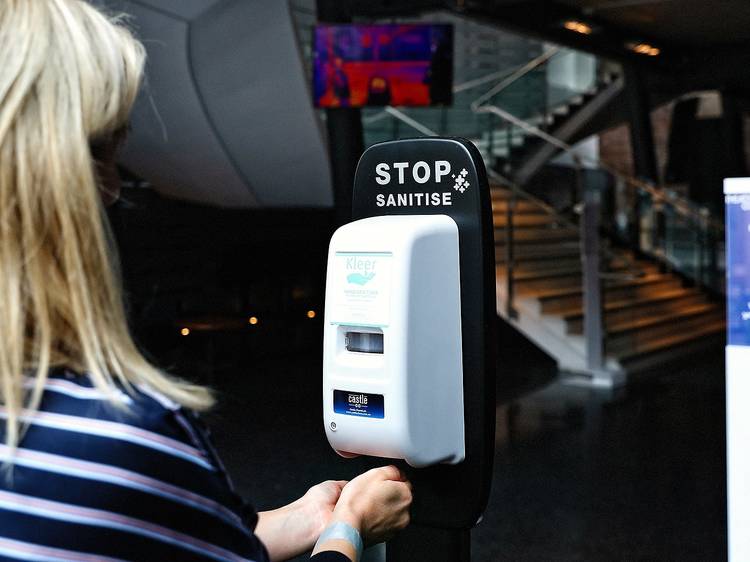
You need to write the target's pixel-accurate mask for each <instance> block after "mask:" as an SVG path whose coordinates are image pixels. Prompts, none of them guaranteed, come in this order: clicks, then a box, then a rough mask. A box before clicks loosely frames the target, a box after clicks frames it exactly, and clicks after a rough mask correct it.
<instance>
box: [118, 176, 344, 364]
mask: <svg viewBox="0 0 750 562" xmlns="http://www.w3.org/2000/svg"><path fill="white" fill-rule="evenodd" d="M109 215H110V221H111V223H112V226H113V231H114V235H115V239H116V243H117V246H118V249H119V253H120V261H121V265H122V275H123V281H124V288H125V295H126V304H127V307H128V311H129V318H130V321H131V325H132V330H133V332H134V333H135V334H136V338H137V340H138V341H139V343H140V344H141V345H142V346H143V347H144V348H145V350H146V351H147V352H148V353H150V354H151V355H152V357H154V358H155V359H156V360H157V362H158V363H160V364H161V365H162V366H166V367H175V368H176V369H177V370H180V369H183V370H186V372H181V373H180V374H182V375H183V376H192V375H193V374H194V373H193V372H191V371H192V370H196V371H200V368H197V367H196V368H195V369H192V367H195V364H193V365H192V367H191V363H192V362H193V359H195V357H193V358H190V357H179V356H175V353H176V350H177V349H182V350H183V351H184V349H185V347H186V342H187V341H190V342H191V343H194V345H192V347H194V348H199V349H198V350H197V351H196V353H197V354H198V356H201V355H202V356H204V357H203V359H205V356H206V354H207V353H208V352H206V350H205V349H204V347H205V346H206V345H213V344H212V341H213V339H214V338H215V336H216V335H218V334H221V335H222V336H223V335H229V336H230V337H229V338H225V337H222V338H220V339H221V341H230V342H232V343H231V346H232V347H235V348H236V347H238V346H239V347H241V348H244V349H245V351H247V350H248V349H249V348H252V349H253V350H254V353H255V354H260V355H263V354H269V353H271V354H273V353H289V352H295V351H300V350H308V349H309V348H311V347H314V346H315V345H317V343H318V342H319V340H320V326H321V318H322V312H323V310H322V305H323V294H324V283H325V264H326V252H327V245H328V240H329V237H330V234H331V231H332V228H333V212H332V211H322V210H284V211H270V210H267V209H266V210H263V211H252V210H229V209H220V208H215V207H208V206H203V205H196V204H191V203H185V202H178V201H174V200H170V199H165V198H162V197H160V196H159V195H157V194H156V193H155V192H153V191H151V190H148V189H131V190H126V191H125V192H123V195H122V198H121V200H120V201H119V202H118V203H117V204H116V206H115V207H113V208H112V209H110V211H109ZM310 310H312V311H314V312H315V318H309V317H308V311H310ZM251 316H255V317H256V318H258V320H259V321H258V324H257V325H252V326H251V325H249V323H248V322H247V321H248V319H249V318H250V317H251ZM204 320H205V321H206V323H207V324H208V327H207V328H206V329H205V330H204V329H199V330H192V333H191V334H190V336H189V337H190V340H186V339H185V337H184V336H181V334H180V330H181V328H182V327H183V326H192V325H193V324H195V322H196V321H204ZM212 326H213V327H212ZM232 338H234V339H232ZM187 347H191V346H187ZM201 350H202V351H201ZM210 353H221V350H213V349H211V350H210ZM199 362H200V361H199Z"/></svg>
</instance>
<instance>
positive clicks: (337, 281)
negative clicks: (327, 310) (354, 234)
mask: <svg viewBox="0 0 750 562" xmlns="http://www.w3.org/2000/svg"><path fill="white" fill-rule="evenodd" d="M333 260H334V262H333V273H332V277H329V279H328V282H329V283H331V284H332V285H331V291H330V296H331V297H332V298H333V307H332V309H331V310H332V313H331V323H333V324H345V325H347V326H373V327H384V326H387V325H388V322H389V319H390V318H389V317H390V304H391V300H390V292H391V269H392V261H393V254H391V252H336V255H335V256H334V258H333Z"/></svg>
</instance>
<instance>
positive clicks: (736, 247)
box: [725, 189, 750, 346]
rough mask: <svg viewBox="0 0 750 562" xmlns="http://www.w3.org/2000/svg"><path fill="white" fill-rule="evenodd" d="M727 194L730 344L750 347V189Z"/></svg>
mask: <svg viewBox="0 0 750 562" xmlns="http://www.w3.org/2000/svg"><path fill="white" fill-rule="evenodd" d="M727 191H728V192H727V194H726V196H725V201H726V236H727V343H728V344H729V345H743V346H750V189H749V190H748V192H747V193H737V192H734V193H732V192H730V191H729V190H727Z"/></svg>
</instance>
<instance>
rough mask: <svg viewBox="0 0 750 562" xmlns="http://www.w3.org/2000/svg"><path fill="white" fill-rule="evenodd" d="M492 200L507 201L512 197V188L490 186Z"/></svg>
mask: <svg viewBox="0 0 750 562" xmlns="http://www.w3.org/2000/svg"><path fill="white" fill-rule="evenodd" d="M490 196H491V197H492V201H493V202H494V201H505V200H507V199H510V189H506V188H504V187H490Z"/></svg>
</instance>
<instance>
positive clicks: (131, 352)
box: [0, 0, 411, 561]
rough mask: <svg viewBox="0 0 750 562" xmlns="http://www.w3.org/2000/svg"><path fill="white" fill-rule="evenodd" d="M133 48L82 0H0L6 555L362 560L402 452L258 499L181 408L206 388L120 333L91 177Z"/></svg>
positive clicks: (120, 105)
mask: <svg viewBox="0 0 750 562" xmlns="http://www.w3.org/2000/svg"><path fill="white" fill-rule="evenodd" d="M143 63H144V51H143V48H142V46H141V45H140V43H138V42H137V41H136V40H135V39H134V38H133V37H132V35H131V34H130V33H129V32H128V30H127V29H126V28H125V27H124V26H123V25H122V24H121V23H120V22H118V21H116V20H113V19H110V18H108V17H106V16H104V15H103V14H102V13H100V12H99V11H97V10H96V9H94V8H93V7H92V6H90V5H89V4H88V3H86V2H84V1H83V0H2V1H1V2H0V326H2V336H1V337H0V438H1V442H2V444H0V461H2V465H3V469H4V471H3V474H2V475H0V476H2V477H1V478H0V558H3V559H18V560H91V561H93V560H97V561H98V560H122V559H126V560H256V561H260V560H268V559H271V560H283V559H287V558H289V557H292V556H296V555H298V554H300V553H303V552H305V551H308V550H311V549H313V547H314V545H315V543H316V541H317V546H315V547H314V548H315V553H316V554H314V556H313V558H314V559H316V560H321V561H322V560H330V561H334V560H337V561H338V560H355V559H357V558H358V556H359V553H360V550H361V545H362V540H364V541H371V542H374V541H379V540H382V539H383V538H384V537H385V536H387V535H389V534H391V533H392V532H394V531H395V530H397V529H399V528H402V527H404V526H405V525H406V524H407V522H408V507H409V503H410V501H411V493H410V488H409V484H408V483H407V482H405V481H404V478H403V476H402V475H401V474H400V473H399V471H398V470H397V469H396V468H394V467H383V468H380V469H375V470H373V471H370V472H367V473H365V474H363V475H361V476H359V477H357V478H355V479H354V480H352V481H351V482H348V483H347V482H333V481H330V482H324V483H322V484H319V485H317V486H314V487H313V488H311V489H310V490H309V491H308V493H307V494H305V496H304V497H302V498H300V499H299V500H297V501H296V502H294V503H292V504H291V505H288V506H285V507H282V508H280V509H278V510H275V511H271V512H265V513H260V514H256V513H255V511H254V510H252V508H250V507H248V506H247V505H245V504H243V502H242V501H241V500H240V499H239V498H238V497H237V496H236V495H235V494H234V493H233V492H232V490H231V488H230V485H229V483H228V481H227V478H226V475H225V474H224V472H223V470H222V467H221V464H220V462H219V461H218V459H217V458H216V456H215V453H214V452H213V449H212V448H211V445H210V443H209V442H208V440H207V438H206V437H205V434H204V431H203V430H202V428H201V426H200V424H199V423H198V421H197V419H196V417H195V416H194V414H193V413H192V411H194V410H198V411H200V410H206V409H207V408H210V407H211V405H212V398H211V395H210V393H209V392H207V391H206V390H205V389H203V388H199V387H196V386H193V385H191V384H188V383H186V382H184V381H180V380H176V379H174V378H172V377H169V376H167V375H165V374H164V373H161V372H159V371H158V370H157V369H155V368H154V367H153V366H151V365H150V364H149V363H148V362H147V361H146V360H145V359H144V358H143V356H142V355H141V354H140V353H139V352H138V350H137V349H136V347H135V345H134V344H133V341H132V339H131V337H130V335H129V334H128V331H127V328H126V322H125V317H124V313H123V305H122V302H121V294H120V290H119V286H118V280H117V278H116V276H115V273H114V271H115V268H114V267H113V263H112V262H113V260H112V255H111V253H110V250H111V248H110V244H109V241H108V230H107V227H106V222H105V219H104V216H103V212H102V207H103V204H102V198H111V197H112V196H114V195H115V194H114V193H112V191H111V189H105V190H104V191H102V189H101V185H100V184H101V183H102V182H101V180H103V179H104V178H107V177H110V176H111V175H112V174H111V170H112V165H113V161H114V153H115V148H116V145H117V143H118V142H119V139H120V138H121V137H122V131H123V130H124V127H125V125H126V122H127V119H128V113H129V111H130V109H131V106H132V104H133V101H134V99H135V97H136V94H137V91H138V86H139V83H140V80H141V74H142V69H143ZM321 533H322V536H321Z"/></svg>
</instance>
